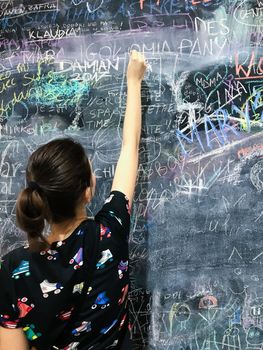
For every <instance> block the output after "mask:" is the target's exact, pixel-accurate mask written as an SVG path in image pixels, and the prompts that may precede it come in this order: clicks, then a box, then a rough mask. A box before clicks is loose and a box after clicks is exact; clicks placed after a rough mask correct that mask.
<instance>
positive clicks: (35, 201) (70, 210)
mask: <svg viewBox="0 0 263 350" xmlns="http://www.w3.org/2000/svg"><path fill="white" fill-rule="evenodd" d="M26 179H27V183H28V187H27V188H25V189H24V190H22V192H20V194H19V196H18V199H17V205H16V217H17V223H18V226H19V227H20V228H21V229H22V230H23V231H25V232H26V233H27V235H28V241H29V245H30V247H31V248H33V249H36V248H37V249H41V247H42V246H43V245H46V244H47V243H46V241H45V239H44V236H43V230H44V226H45V220H46V221H48V222H49V223H50V224H52V223H61V222H63V221H66V220H69V219H74V218H75V217H76V214H77V210H78V209H79V208H80V206H85V204H86V203H87V202H88V201H89V200H90V199H91V197H92V194H93V191H94V186H95V181H94V177H93V175H92V171H91V166H90V162H89V160H88V158H87V156H86V154H85V151H84V149H83V147H82V146H81V145H80V144H79V143H77V142H75V141H74V140H72V139H69V138H65V139H57V140H53V141H51V142H49V143H47V144H45V145H42V146H41V147H39V148H38V149H37V150H36V151H35V152H34V153H32V155H31V156H30V158H29V161H28V165H27V169H26Z"/></svg>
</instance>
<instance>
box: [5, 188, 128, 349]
mask: <svg viewBox="0 0 263 350" xmlns="http://www.w3.org/2000/svg"><path fill="white" fill-rule="evenodd" d="M95 222H96V225H98V232H99V249H98V252H97V262H96V266H95V271H94V274H93V279H92V281H91V283H90V286H89V288H88V292H87V298H86V301H85V303H84V304H83V307H82V308H81V312H80V313H79V315H77V316H76V315H75V316H74V322H72V327H71V331H70V332H69V334H68V335H67V337H66V338H67V339H65V341H64V344H65V345H64V347H63V348H62V349H78V350H82V349H88V348H89V347H90V348H92V349H94V350H96V349H98V350H99V349H107V348H115V349H118V348H120V347H121V343H122V341H123V338H124V336H125V334H126V333H127V330H128V290H129V262H128V234H129V227H130V209H129V203H128V200H127V198H126V197H125V196H124V194H122V193H121V192H118V191H113V192H111V194H110V196H109V198H107V199H106V201H105V203H104V205H103V207H102V209H101V210H100V211H99V212H98V214H97V215H96V216H95ZM91 229H94V226H93V225H89V222H88V221H85V222H83V223H82V224H81V225H80V226H79V227H78V228H77V229H76V230H75V231H74V232H73V233H72V234H71V235H70V236H69V237H68V238H66V239H65V240H64V241H58V242H54V243H52V244H51V246H50V247H49V249H47V250H43V251H41V252H31V251H30V250H29V249H28V247H20V248H17V249H15V250H13V251H12V252H10V253H8V254H7V255H5V256H4V257H3V258H2V260H1V265H0V325H1V326H2V327H5V328H9V329H13V328H18V327H21V328H22V329H23V331H24V334H25V336H26V338H27V339H28V342H29V345H30V346H31V347H34V348H35V349H36V350H47V349H48V348H51V347H52V345H53V344H55V343H57V340H59V339H60V335H61V334H63V330H64V329H67V328H66V326H67V325H68V323H69V324H70V325H71V323H70V321H71V315H72V313H73V311H74V308H75V305H77V302H78V300H79V299H78V297H79V296H80V294H81V292H82V289H83V287H84V282H85V281H83V277H82V275H81V273H80V272H81V269H82V268H84V266H85V263H86V261H85V259H84V254H83V253H84V240H83V239H84V236H85V234H89V231H90V230H91ZM81 278H82V279H81Z"/></svg>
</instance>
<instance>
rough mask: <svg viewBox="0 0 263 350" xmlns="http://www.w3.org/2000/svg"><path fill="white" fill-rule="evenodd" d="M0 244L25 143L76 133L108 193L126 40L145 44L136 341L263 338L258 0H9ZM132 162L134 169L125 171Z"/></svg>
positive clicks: (12, 234) (19, 238) (205, 345)
mask: <svg viewBox="0 0 263 350" xmlns="http://www.w3.org/2000/svg"><path fill="white" fill-rule="evenodd" d="M0 28H1V29H0V52H1V56H0V119H1V126H0V150H1V163H0V196H1V198H0V214H1V218H0V220H1V234H0V239H1V244H0V246H1V253H4V252H6V251H7V250H9V249H12V248H15V247H17V246H18V245H19V244H21V242H23V241H24V239H25V238H24V236H23V235H22V234H21V232H19V231H18V230H17V228H16V227H15V216H14V206H15V198H16V196H17V193H18V192H19V190H20V188H21V187H22V186H23V185H24V169H25V164H26V160H27V158H28V156H29V155H30V154H31V152H32V151H33V150H34V149H36V148H37V147H38V145H40V144H42V143H44V142H46V141H48V140H50V139H52V138H55V137H59V136H62V135H70V136H72V137H75V138H76V139H78V140H79V141H80V142H81V143H82V144H83V145H84V147H85V149H86V150H87V152H88V153H89V155H90V158H91V159H92V163H93V167H94V169H95V173H96V175H97V178H98V186H97V197H96V201H95V202H94V203H93V204H92V206H91V207H90V208H89V213H90V214H91V215H93V214H94V213H95V212H96V211H97V210H98V209H99V208H100V206H101V205H102V203H103V200H104V199H105V197H106V195H107V194H108V192H109V189H110V184H111V181H112V178H113V175H114V170H115V165H116V161H117V158H118V152H119V150H120V144H121V129H122V121H123V114H124V109H125V94H126V81H125V70H126V66H127V61H128V51H129V50H131V49H133V48H135V49H138V50H141V51H143V52H144V53H145V55H146V57H147V59H148V62H149V70H148V72H147V75H146V79H145V83H144V85H143V135H142V143H141V147H140V165H139V175H138V184H137V189H136V195H135V200H134V206H133V216H132V229H131V235H130V257H131V269H132V271H131V285H132V291H131V294H130V299H131V318H132V324H133V329H132V332H133V338H134V342H135V347H134V348H135V349H144V348H147V349H163V350H164V349H167V350H172V349H176V350H177V349H180V350H183V349H185V350H192V349H193V350H194V349H198V350H212V349H224V350H235V349H237V350H240V349H250V350H252V349H253V350H259V349H261V348H262V345H263V318H262V317H263V316H262V313H263V294H262V263H263V245H262V237H261V235H262V223H263V210H262V190H263V158H262V156H263V141H262V135H263V133H262V125H263V109H262V107H263V87H262V77H263V56H262V46H263V34H262V33H263V31H262V28H263V1H261V0H254V1H252V0H251V1H250V0H242V1H230V0H169V1H168V0H159V1H158V0H156V1H155V0H141V1H124V2H121V1H117V0H114V1H113V0H94V1H87V0H64V1H56V0H45V1H36V0H35V1H34V2H32V1H29V0H27V1H23V2H22V4H21V1H16V0H2V1H1V2H0ZM128 176H129V174H127V177H128Z"/></svg>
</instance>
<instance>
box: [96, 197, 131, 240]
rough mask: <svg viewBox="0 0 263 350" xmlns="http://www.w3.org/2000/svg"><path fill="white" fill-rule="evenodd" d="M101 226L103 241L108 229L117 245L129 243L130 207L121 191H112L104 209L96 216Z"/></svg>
mask: <svg viewBox="0 0 263 350" xmlns="http://www.w3.org/2000/svg"><path fill="white" fill-rule="evenodd" d="M95 221H97V222H99V223H100V224H101V239H102V238H103V236H105V235H106V236H107V228H108V229H110V234H113V237H112V238H113V239H114V240H118V242H116V243H120V244H121V243H123V242H127V241H128V238H129V230H130V206H129V201H128V198H127V197H126V196H125V195H124V194H123V193H122V192H119V191H112V192H111V193H110V195H109V197H108V198H107V199H106V201H105V203H104V205H103V207H102V209H101V210H100V211H99V212H98V214H97V215H96V216H95Z"/></svg>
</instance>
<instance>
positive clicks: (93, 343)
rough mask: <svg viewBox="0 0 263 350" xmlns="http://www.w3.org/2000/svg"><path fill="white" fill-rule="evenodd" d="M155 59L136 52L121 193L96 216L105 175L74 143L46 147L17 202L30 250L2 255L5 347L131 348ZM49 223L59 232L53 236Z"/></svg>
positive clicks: (0, 304)
mask: <svg viewBox="0 0 263 350" xmlns="http://www.w3.org/2000/svg"><path fill="white" fill-rule="evenodd" d="M145 68H146V65H145V60H144V58H143V56H142V55H141V54H140V53H138V52H137V51H132V53H131V57H130V62H129V65H128V69H127V86H128V91H127V106H126V113H125V120H124V127H123V141H122V148H121V153H120V157H119V160H118V163H117V168H116V172H115V176H114V179H113V184H112V189H111V193H110V194H109V197H108V199H106V201H105V204H104V206H103V207H102V209H101V210H100V211H99V213H98V214H97V215H96V216H95V220H90V219H88V218H87V216H86V210H85V206H86V204H87V203H89V202H90V201H91V199H92V197H93V194H94V191H95V182H96V181H95V176H94V175H93V174H92V169H91V165H90V163H89V160H88V158H87V156H86V155H85V152H84V150H83V148H82V146H81V145H80V144H79V143H77V142H75V141H74V140H71V139H67V138H66V139H57V140H53V141H51V142H49V143H47V144H45V145H43V146H41V147H40V148H38V149H37V150H36V151H35V152H34V153H33V154H32V155H31V156H30V159H29V162H28V165H27V169H26V179H27V184H28V186H27V188H25V189H24V190H23V191H22V192H21V193H20V194H19V197H18V200H17V209H16V215H17V222H18V225H19V227H20V228H21V229H22V230H24V231H25V232H26V233H27V235H28V243H29V245H28V246H27V247H21V248H18V249H15V250H13V251H12V252H10V253H8V254H7V255H5V256H4V257H3V258H2V261H1V269H0V349H1V350H28V349H32V350H33V349H34V350H48V349H78V350H87V349H94V350H98V349H111V348H113V349H126V350H128V349H130V348H131V345H130V343H129V337H128V297H127V294H128V288H129V276H128V233H129V222H130V218H129V208H130V205H131V203H132V199H133V192H134V187H135V182H136V177H137V165H138V146H139V141H140V132H141V81H142V79H143V76H144V72H145ZM45 222H47V223H48V224H49V226H50V233H49V234H48V235H45V234H44V233H43V231H44V226H45Z"/></svg>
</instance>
